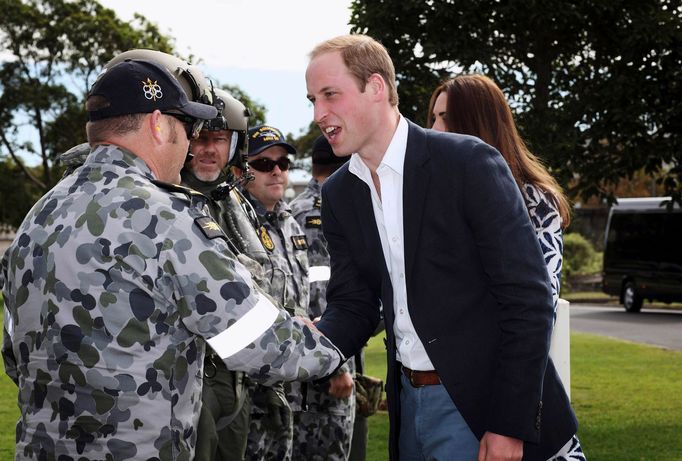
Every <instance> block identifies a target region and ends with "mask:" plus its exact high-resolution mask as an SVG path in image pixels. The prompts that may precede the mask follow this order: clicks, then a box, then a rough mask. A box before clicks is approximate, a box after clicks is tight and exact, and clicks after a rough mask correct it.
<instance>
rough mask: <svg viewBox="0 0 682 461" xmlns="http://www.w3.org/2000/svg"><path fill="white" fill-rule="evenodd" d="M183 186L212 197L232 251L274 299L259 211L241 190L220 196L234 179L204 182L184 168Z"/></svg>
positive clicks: (224, 176)
mask: <svg viewBox="0 0 682 461" xmlns="http://www.w3.org/2000/svg"><path fill="white" fill-rule="evenodd" d="M181 175H182V184H183V185H185V186H187V187H191V188H192V189H194V190H196V191H199V192H201V193H202V194H204V195H205V196H206V197H210V200H209V202H208V206H209V211H210V213H211V216H212V217H213V219H215V220H216V222H217V223H218V225H219V226H220V228H221V229H223V231H224V232H225V235H226V236H227V238H228V241H229V245H230V249H231V250H232V251H233V252H234V253H236V254H237V255H239V257H240V261H241V262H242V264H244V265H245V266H246V267H247V269H249V271H250V272H251V275H252V276H253V278H254V279H255V281H256V283H257V284H258V286H259V287H260V288H261V289H263V290H264V291H265V292H266V293H268V294H270V295H271V296H273V291H272V289H271V286H270V278H271V274H269V273H267V272H265V271H266V268H267V269H269V268H270V259H269V255H268V252H267V250H266V249H265V248H264V247H263V244H262V243H261V241H260V239H259V235H258V228H259V226H260V224H259V221H258V216H257V215H256V211H255V210H254V209H253V207H252V206H251V204H250V203H249V202H248V201H247V200H246V198H245V197H244V196H243V195H242V193H241V192H240V191H239V189H237V188H231V190H229V192H225V191H223V192H221V193H220V194H219V197H216V192H217V190H216V189H217V188H219V187H221V186H222V185H224V184H227V183H228V182H230V181H231V180H232V179H233V178H232V177H231V175H228V174H221V175H220V177H218V179H216V180H215V181H211V182H205V181H200V180H199V179H197V177H196V176H194V174H192V172H190V171H188V170H186V169H183V170H182V172H181Z"/></svg>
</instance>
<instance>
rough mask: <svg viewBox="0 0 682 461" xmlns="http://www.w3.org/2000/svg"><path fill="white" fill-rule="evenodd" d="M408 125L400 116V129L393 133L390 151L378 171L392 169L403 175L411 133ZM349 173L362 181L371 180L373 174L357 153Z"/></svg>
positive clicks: (351, 161) (350, 164)
mask: <svg viewBox="0 0 682 461" xmlns="http://www.w3.org/2000/svg"><path fill="white" fill-rule="evenodd" d="M408 128H409V127H408V125H407V119H405V117H403V116H402V115H400V119H399V121H398V127H397V128H396V130H395V133H393V137H392V138H391V142H390V144H389V145H388V149H386V152H385V153H384V156H383V158H382V159H381V163H380V164H379V168H377V170H380V169H382V167H384V168H390V169H391V170H393V171H394V172H395V173H397V174H399V175H400V176H402V175H403V167H404V165H405V151H406V149H407V133H408V131H409V129H408ZM348 171H350V172H351V173H353V174H354V175H355V176H357V177H358V178H360V179H363V180H364V179H365V178H371V176H372V175H371V173H370V171H369V167H367V165H366V164H365V162H364V161H363V160H362V158H361V157H360V155H358V154H357V153H355V154H353V155H352V156H351V158H350V163H349V164H348Z"/></svg>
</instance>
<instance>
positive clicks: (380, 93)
mask: <svg viewBox="0 0 682 461" xmlns="http://www.w3.org/2000/svg"><path fill="white" fill-rule="evenodd" d="M365 91H369V92H370V94H371V95H372V96H373V98H375V100H377V101H380V100H382V99H383V98H385V97H386V82H385V81H384V78H383V77H382V76H381V75H379V74H377V73H374V74H372V75H370V76H369V77H368V78H367V85H365Z"/></svg>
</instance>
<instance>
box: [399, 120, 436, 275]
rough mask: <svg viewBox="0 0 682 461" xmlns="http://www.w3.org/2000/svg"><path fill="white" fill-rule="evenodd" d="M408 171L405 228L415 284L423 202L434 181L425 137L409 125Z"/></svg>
mask: <svg viewBox="0 0 682 461" xmlns="http://www.w3.org/2000/svg"><path fill="white" fill-rule="evenodd" d="M408 124H409V131H408V135H407V149H406V151H405V168H404V169H403V228H404V231H405V237H404V238H405V271H406V273H407V279H408V280H412V277H411V276H412V266H413V264H414V259H415V253H416V251H417V246H418V244H419V237H420V233H421V228H422V216H423V214H424V208H425V207H424V200H425V199H426V192H427V190H428V187H429V180H430V178H431V175H430V172H429V169H428V168H427V163H428V160H429V157H428V155H427V150H426V134H425V133H424V130H423V129H422V128H420V127H418V126H417V125H415V124H414V123H412V122H409V121H408Z"/></svg>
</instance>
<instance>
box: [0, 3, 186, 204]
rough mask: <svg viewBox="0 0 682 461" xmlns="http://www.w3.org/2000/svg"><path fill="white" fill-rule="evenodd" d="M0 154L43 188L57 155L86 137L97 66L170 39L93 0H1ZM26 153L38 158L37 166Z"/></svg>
mask: <svg viewBox="0 0 682 461" xmlns="http://www.w3.org/2000/svg"><path fill="white" fill-rule="evenodd" d="M1 3H2V8H1V10H2V15H0V48H1V49H3V50H5V51H6V54H8V55H9V57H8V58H6V59H5V60H4V62H1V63H0V93H1V95H0V157H7V156H9V157H11V158H12V160H13V162H14V163H15V165H16V166H17V167H18V168H19V169H20V170H21V172H22V173H23V174H24V175H25V177H26V178H27V179H28V180H29V181H31V182H33V183H34V184H35V185H36V186H37V187H38V188H39V189H40V190H42V191H43V192H45V191H47V190H48V189H49V188H50V187H52V185H53V184H54V183H55V182H56V181H57V180H58V178H59V175H58V172H55V171H53V163H54V159H55V158H56V156H57V155H59V154H60V153H61V152H63V151H64V150H66V149H68V148H69V147H71V146H73V145H75V144H78V143H81V142H83V141H84V140H85V130H84V127H85V121H86V117H85V112H84V108H83V101H84V97H85V94H86V92H87V89H88V88H89V86H90V85H91V84H92V82H93V81H94V78H95V76H96V73H97V72H98V70H99V69H100V68H101V67H102V66H103V65H104V64H105V63H106V62H107V61H109V59H111V58H112V57H113V56H114V55H115V54H116V53H118V52H120V51H124V50H127V49H130V48H154V49H158V50H161V51H166V52H172V49H173V47H172V41H171V39H170V38H168V37H166V36H164V35H162V34H161V33H160V32H159V30H158V28H157V27H156V26H155V25H153V24H151V23H149V22H148V21H147V20H146V19H145V18H143V17H142V16H139V15H137V16H136V17H135V20H134V21H133V22H132V23H127V22H124V21H122V20H120V19H118V18H117V17H116V15H115V13H114V12H113V11H112V10H110V9H107V8H104V7H103V6H101V5H100V4H99V3H97V1H96V0H73V1H67V0H1ZM22 157H23V158H29V159H30V158H36V157H37V158H38V159H39V160H38V161H39V163H40V165H41V168H40V171H39V174H35V172H34V171H32V170H31V169H30V168H28V167H27V166H26V165H25V164H24V161H23V160H22Z"/></svg>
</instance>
